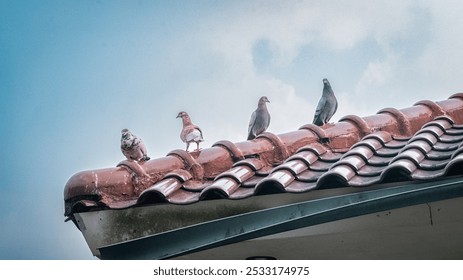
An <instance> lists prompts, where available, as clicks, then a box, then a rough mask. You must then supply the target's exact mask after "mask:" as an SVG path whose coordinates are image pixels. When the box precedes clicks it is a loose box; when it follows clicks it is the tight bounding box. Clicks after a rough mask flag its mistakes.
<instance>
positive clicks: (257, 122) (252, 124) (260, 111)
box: [248, 96, 270, 140]
mask: <svg viewBox="0 0 463 280" xmlns="http://www.w3.org/2000/svg"><path fill="white" fill-rule="evenodd" d="M266 102H269V103H270V101H269V100H268V99H267V97H265V96H262V97H261V98H260V99H259V103H258V104H257V109H256V110H255V111H254V112H253V113H252V115H251V120H250V121H249V128H248V140H252V139H254V138H256V137H257V135H259V134H261V133H263V132H264V131H265V130H267V128H268V126H269V125H270V114H269V112H268V110H267V106H266V105H265V103H266Z"/></svg>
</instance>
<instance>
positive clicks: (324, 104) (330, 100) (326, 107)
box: [313, 79, 338, 126]
mask: <svg viewBox="0 0 463 280" xmlns="http://www.w3.org/2000/svg"><path fill="white" fill-rule="evenodd" d="M337 109H338V101H337V99H336V96H335V95H334V92H333V89H332V88H331V85H330V82H329V81H328V79H323V92H322V97H321V98H320V100H319V101H318V106H317V109H316V111H315V116H314V118H313V123H314V124H316V125H318V126H322V125H325V124H327V123H328V122H329V121H330V119H331V117H333V115H334V113H336V110H337Z"/></svg>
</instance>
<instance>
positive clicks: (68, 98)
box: [0, 0, 463, 260]
mask: <svg viewBox="0 0 463 280" xmlns="http://www.w3.org/2000/svg"><path fill="white" fill-rule="evenodd" d="M461 14H463V5H462V4H461V3H460V1H447V0H440V1H366V0H365V1H361V0H359V1H143V0H140V1H109V0H108V1H105V0H102V1H21V0H19V1H6V0H0V92H1V96H2V102H1V103H0V107H1V111H0V114H1V119H0V124H1V129H2V131H3V137H2V138H1V140H0V141H1V142H0V144H1V146H2V147H4V152H3V155H2V161H1V163H0V164H1V170H2V171H1V173H2V176H1V181H0V183H1V185H0V199H1V203H0V226H1V228H2V231H1V234H0V259H52V260H54V259H92V258H93V257H92V256H91V254H90V251H89V249H88V248H87V245H86V243H85V241H84V239H83V237H82V235H81V234H80V232H79V231H78V230H77V228H76V227H75V226H74V225H73V224H72V223H64V216H63V212H64V202H63V189H64V185H65V184H66V182H67V180H68V179H69V178H70V177H71V176H72V175H73V174H74V173H77V172H78V171H82V170H88V169H99V168H106V167H113V166H116V165H117V163H118V162H120V161H121V160H122V159H123V156H122V154H121V152H120V149H119V139H120V131H121V129H123V128H129V129H131V130H132V131H133V132H134V133H135V134H136V135H138V136H140V137H141V138H143V140H144V142H145V144H146V146H147V148H148V153H149V155H150V157H151V158H158V157H163V156H165V155H166V154H167V153H168V152H169V151H171V150H173V149H177V148H183V147H184V144H183V143H182V142H181V141H180V138H179V133H180V128H181V123H180V121H179V120H178V119H176V118H175V117H176V116H177V113H178V112H179V111H182V110H185V111H187V112H189V113H190V116H191V117H192V120H193V122H195V123H196V124H198V125H199V126H201V128H202V129H203V131H204V137H205V140H206V142H204V143H203V147H204V148H207V147H210V146H211V145H212V144H213V143H215V142H216V141H219V140H223V139H227V140H231V141H233V142H239V141H244V140H245V139H246V132H247V124H248V121H249V118H250V115H251V113H252V111H253V110H254V109H255V107H256V104H257V100H258V98H259V97H260V96H262V95H267V97H268V98H269V99H270V101H271V103H270V104H269V105H268V108H269V111H270V113H271V114H272V123H271V124H270V127H269V130H270V131H272V132H274V133H277V134H278V133H284V132H287V131H291V130H294V129H297V128H298V127H300V126H302V125H303V124H305V123H310V122H311V121H312V118H313V112H314V110H315V107H316V105H317V102H318V99H319V97H320V94H321V91H322V86H323V85H322V79H323V78H328V79H329V80H330V82H331V85H332V87H333V89H334V91H335V93H336V94H337V96H338V100H339V109H338V112H337V113H336V114H335V116H334V117H333V119H332V121H337V120H338V119H340V118H341V117H343V116H345V115H349V114H356V115H359V116H367V115H372V114H375V113H376V112H378V111H379V110H380V109H382V108H385V107H395V108H399V109H400V108H405V107H409V106H412V105H413V104H414V103H415V102H417V101H420V100H425V99H429V100H433V101H439V100H444V99H446V98H448V97H449V96H450V95H452V94H453V93H456V92H461V91H462V79H461V77H463V70H462V65H463V55H462V54H461V50H462V49H463V37H462V36H461V30H462V28H463V18H462V17H461Z"/></svg>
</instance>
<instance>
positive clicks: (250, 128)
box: [248, 111, 257, 140]
mask: <svg viewBox="0 0 463 280" xmlns="http://www.w3.org/2000/svg"><path fill="white" fill-rule="evenodd" d="M256 116H257V111H254V112H253V113H252V115H251V120H250V121H249V126H248V140H252V139H254V138H255V137H256V135H255V133H254V131H253V130H254V125H255V123H256Z"/></svg>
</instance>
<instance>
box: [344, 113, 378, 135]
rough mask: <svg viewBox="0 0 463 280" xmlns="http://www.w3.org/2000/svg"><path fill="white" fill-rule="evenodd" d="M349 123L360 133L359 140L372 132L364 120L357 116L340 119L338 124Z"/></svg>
mask: <svg viewBox="0 0 463 280" xmlns="http://www.w3.org/2000/svg"><path fill="white" fill-rule="evenodd" d="M343 121H344V122H350V123H352V124H353V125H354V126H355V127H356V128H357V130H358V131H359V133H360V136H361V137H360V138H363V137H365V136H367V135H368V134H370V133H371V132H372V129H371V128H370V126H369V125H368V123H367V122H366V121H365V119H364V118H361V117H359V116H357V115H347V116H344V117H342V118H341V119H340V120H339V122H343Z"/></svg>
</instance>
